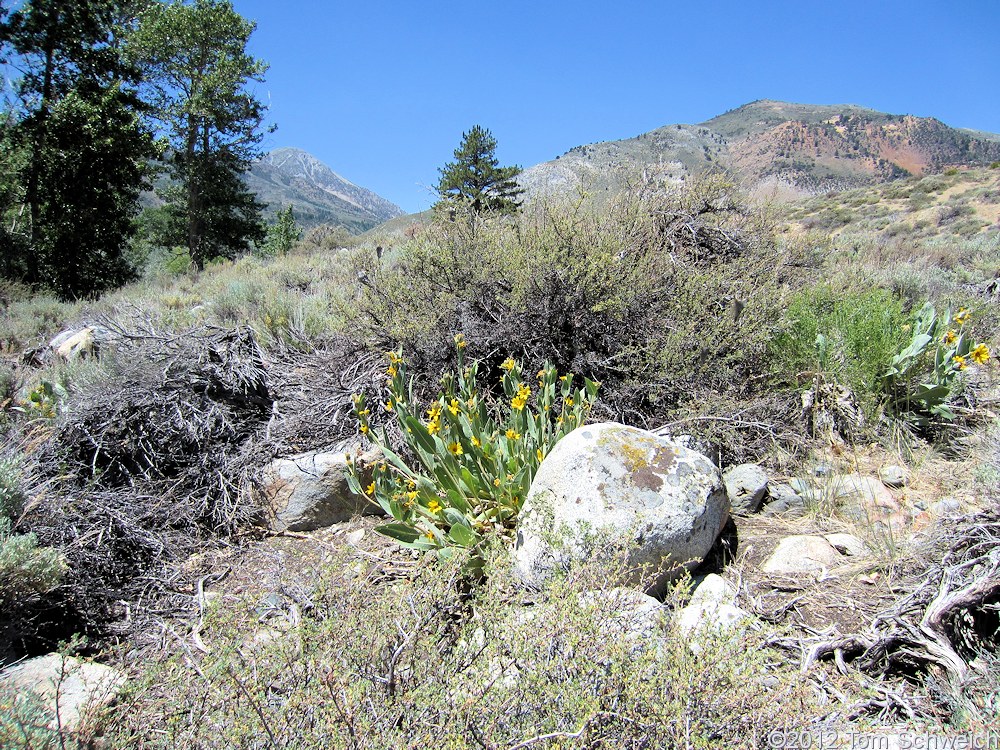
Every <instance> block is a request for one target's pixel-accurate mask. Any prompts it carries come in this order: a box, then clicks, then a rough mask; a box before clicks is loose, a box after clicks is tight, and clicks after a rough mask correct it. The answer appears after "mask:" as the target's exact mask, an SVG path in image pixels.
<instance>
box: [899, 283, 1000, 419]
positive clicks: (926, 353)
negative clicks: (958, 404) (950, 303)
mask: <svg viewBox="0 0 1000 750" xmlns="http://www.w3.org/2000/svg"><path fill="white" fill-rule="evenodd" d="M970 317H971V313H970V312H969V310H967V309H966V308H964V307H963V308H962V309H960V310H959V311H958V312H957V313H955V315H954V316H953V315H952V314H951V310H947V311H946V312H945V314H944V316H943V317H941V318H939V317H937V312H936V311H935V309H934V306H933V305H932V304H931V303H929V302H928V303H927V304H926V305H924V306H923V308H921V310H920V312H919V313H917V317H916V321H915V323H914V325H913V337H912V339H911V340H910V343H909V345H908V346H907V347H906V348H905V349H903V350H902V351H901V352H900V353H899V354H897V355H896V356H895V357H893V358H892V361H891V362H890V366H889V369H888V371H887V372H886V374H885V375H884V377H883V378H882V387H883V390H884V392H885V393H886V395H887V397H888V401H887V408H888V411H889V412H890V413H892V414H894V415H895V416H897V417H899V418H900V419H903V420H905V421H907V422H910V423H911V424H914V425H916V426H918V427H926V426H928V425H929V424H930V423H931V422H932V420H934V419H935V418H939V419H946V420H953V419H955V413H954V412H953V411H952V409H951V408H950V407H949V405H948V402H949V400H950V399H951V397H952V395H953V394H954V392H955V389H956V388H957V386H958V378H959V375H960V374H961V373H962V371H963V370H965V369H966V368H967V367H968V366H969V365H970V364H977V365H985V364H986V363H987V362H989V360H990V356H991V355H990V350H989V348H988V347H987V346H986V344H984V343H981V342H980V343H978V344H977V343H974V342H973V340H972V338H971V336H969V335H968V333H967V332H966V330H965V324H966V323H967V322H968V321H969V318H970Z"/></svg>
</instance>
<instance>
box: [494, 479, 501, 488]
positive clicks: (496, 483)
mask: <svg viewBox="0 0 1000 750" xmlns="http://www.w3.org/2000/svg"><path fill="white" fill-rule="evenodd" d="M493 486H494V487H499V486H500V477H497V478H496V479H494V480H493Z"/></svg>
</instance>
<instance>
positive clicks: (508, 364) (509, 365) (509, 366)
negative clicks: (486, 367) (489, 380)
mask: <svg viewBox="0 0 1000 750" xmlns="http://www.w3.org/2000/svg"><path fill="white" fill-rule="evenodd" d="M515 367H517V362H515V361H514V360H513V359H511V358H510V357H507V359H505V360H504V361H503V364H502V365H500V369H501V370H506V371H507V372H510V371H511V370H513V369H514V368H515Z"/></svg>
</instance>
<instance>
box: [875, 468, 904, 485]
mask: <svg viewBox="0 0 1000 750" xmlns="http://www.w3.org/2000/svg"><path fill="white" fill-rule="evenodd" d="M878 478H879V479H880V480H882V484H884V485H885V486H886V487H892V488H893V489H899V488H900V487H905V486H906V485H908V484H909V483H910V472H909V471H907V470H906V469H905V468H903V467H902V466H897V465H896V464H887V465H886V466H882V467H880V468H879V470H878Z"/></svg>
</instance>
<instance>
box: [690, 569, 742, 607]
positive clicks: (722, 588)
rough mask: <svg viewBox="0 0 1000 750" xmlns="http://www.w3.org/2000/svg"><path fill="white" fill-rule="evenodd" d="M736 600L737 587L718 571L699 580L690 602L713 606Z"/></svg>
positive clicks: (732, 602)
mask: <svg viewBox="0 0 1000 750" xmlns="http://www.w3.org/2000/svg"><path fill="white" fill-rule="evenodd" d="M735 602H736V588H735V587H734V586H733V585H732V584H731V583H730V582H729V581H727V580H726V579H725V578H723V577H722V576H720V575H718V574H717V573H709V574H708V575H707V576H705V577H704V578H702V579H701V581H700V582H698V584H697V586H696V587H695V589H694V592H693V593H692V594H691V601H690V602H688V604H689V605H692V604H697V605H699V606H702V605H705V606H711V605H720V604H734V603H735Z"/></svg>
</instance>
